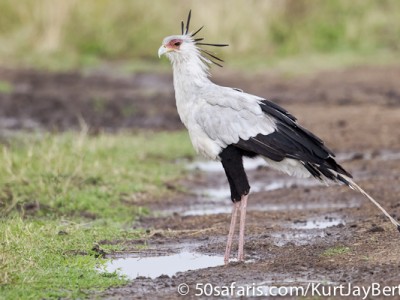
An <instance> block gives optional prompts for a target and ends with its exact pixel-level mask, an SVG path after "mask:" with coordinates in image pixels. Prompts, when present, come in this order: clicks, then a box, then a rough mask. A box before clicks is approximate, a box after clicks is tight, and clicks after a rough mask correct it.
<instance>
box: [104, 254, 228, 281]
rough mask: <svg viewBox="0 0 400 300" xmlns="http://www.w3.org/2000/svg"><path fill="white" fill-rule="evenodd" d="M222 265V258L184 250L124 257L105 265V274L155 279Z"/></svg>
mask: <svg viewBox="0 0 400 300" xmlns="http://www.w3.org/2000/svg"><path fill="white" fill-rule="evenodd" d="M223 264H224V258H223V256H216V255H213V256H211V255H204V254H200V253H196V252H189V251H187V250H184V251H182V252H180V253H177V254H173V255H167V256H151V257H149V256H148V257H146V256H145V257H124V258H116V259H113V260H111V261H110V262H108V263H107V265H106V267H105V270H106V271H107V272H110V273H112V272H114V271H117V272H118V273H119V274H121V275H125V276H127V277H128V278H130V279H134V278H136V277H139V276H143V277H150V278H156V277H158V276H160V275H168V276H172V275H175V274H176V273H178V272H186V271H189V270H197V269H204V268H208V267H215V266H221V265H223Z"/></svg>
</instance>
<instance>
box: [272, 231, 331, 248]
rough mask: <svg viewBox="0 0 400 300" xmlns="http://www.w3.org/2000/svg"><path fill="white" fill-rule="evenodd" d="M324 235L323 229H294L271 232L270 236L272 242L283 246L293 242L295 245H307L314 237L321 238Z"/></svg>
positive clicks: (313, 240)
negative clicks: (298, 230)
mask: <svg viewBox="0 0 400 300" xmlns="http://www.w3.org/2000/svg"><path fill="white" fill-rule="evenodd" d="M325 236H326V233H325V232H324V231H317V232H313V231H311V232H310V231H307V232H294V231H282V232H273V233H272V234H271V237H272V238H273V240H274V244H275V245H276V246H278V247H283V246H285V245H286V244H289V243H291V244H294V245H296V246H305V245H309V244H311V243H312V242H315V239H316V238H323V237H325Z"/></svg>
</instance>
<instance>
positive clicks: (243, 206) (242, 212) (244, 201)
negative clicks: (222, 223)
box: [238, 195, 249, 261]
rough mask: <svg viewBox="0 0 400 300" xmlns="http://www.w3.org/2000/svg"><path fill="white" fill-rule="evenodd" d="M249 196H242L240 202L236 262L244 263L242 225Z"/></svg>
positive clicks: (244, 220)
mask: <svg viewBox="0 0 400 300" xmlns="http://www.w3.org/2000/svg"><path fill="white" fill-rule="evenodd" d="M248 197H249V195H244V196H242V199H241V201H240V231H239V251H238V261H244V250H243V248H244V225H245V222H246V208H247V198H248Z"/></svg>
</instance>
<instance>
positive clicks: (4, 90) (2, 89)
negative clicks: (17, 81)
mask: <svg viewBox="0 0 400 300" xmlns="http://www.w3.org/2000/svg"><path fill="white" fill-rule="evenodd" d="M12 91H13V86H12V85H11V83H9V82H8V81H2V80H0V93H1V94H11V93H12Z"/></svg>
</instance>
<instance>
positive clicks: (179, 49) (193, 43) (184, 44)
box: [158, 11, 228, 67]
mask: <svg viewBox="0 0 400 300" xmlns="http://www.w3.org/2000/svg"><path fill="white" fill-rule="evenodd" d="M191 13H192V11H189V15H188V18H187V22H186V27H185V24H184V22H183V21H182V22H181V30H182V34H181V35H171V36H167V37H166V38H165V39H164V40H163V42H162V45H161V47H160V48H159V49H158V56H159V57H161V56H162V55H164V54H165V55H166V56H167V57H168V58H169V59H170V60H171V61H172V62H174V61H176V60H182V59H185V57H188V56H190V55H198V56H200V58H201V59H202V60H203V61H204V62H206V63H208V64H215V65H217V66H220V67H222V65H221V62H223V60H222V59H220V58H218V57H217V56H215V54H214V53H212V52H210V51H209V50H206V49H202V48H200V47H199V46H214V47H226V46H228V45H227V44H209V43H204V42H202V41H203V40H204V38H195V35H196V34H198V33H199V32H200V30H202V29H203V26H202V27H200V28H199V29H198V30H197V31H196V32H194V33H192V32H189V25H190V18H191ZM217 61H218V62H217Z"/></svg>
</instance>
